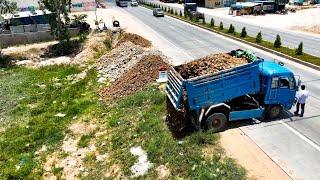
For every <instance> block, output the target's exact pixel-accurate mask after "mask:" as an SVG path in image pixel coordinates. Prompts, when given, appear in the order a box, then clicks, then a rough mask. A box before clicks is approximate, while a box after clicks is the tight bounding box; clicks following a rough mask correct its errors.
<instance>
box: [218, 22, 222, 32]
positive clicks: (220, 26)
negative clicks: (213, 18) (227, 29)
mask: <svg viewBox="0 0 320 180" xmlns="http://www.w3.org/2000/svg"><path fill="white" fill-rule="evenodd" d="M219 29H220V30H223V23H222V22H220V25H219Z"/></svg>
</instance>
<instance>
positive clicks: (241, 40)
mask: <svg viewBox="0 0 320 180" xmlns="http://www.w3.org/2000/svg"><path fill="white" fill-rule="evenodd" d="M142 7H144V6H142ZM144 8H147V9H148V7H144ZM165 14H166V15H167V16H170V17H172V18H175V19H177V20H180V21H183V22H186V23H189V24H191V25H194V26H197V27H200V28H202V29H205V30H208V31H211V32H214V33H217V34H219V35H222V36H225V37H228V38H230V39H233V40H236V41H239V42H242V43H244V44H247V45H250V46H253V47H255V48H258V49H261V50H263V51H266V52H269V53H272V54H275V55H277V56H280V57H282V58H286V59H289V60H291V61H294V62H296V63H299V64H302V65H304V66H307V67H310V68H312V69H315V70H318V71H320V66H317V65H314V64H311V63H309V62H305V61H302V60H300V59H298V58H294V57H292V56H289V55H286V54H283V53H281V52H278V51H275V50H273V49H269V48H266V47H264V46H261V45H259V44H255V43H252V42H249V41H246V40H243V39H241V38H238V37H234V36H232V35H229V34H225V33H223V32H220V31H217V30H215V29H211V28H208V27H204V26H201V25H199V24H197V23H194V22H190V21H187V20H185V19H182V18H179V17H176V16H173V15H172V14H168V13H165Z"/></svg>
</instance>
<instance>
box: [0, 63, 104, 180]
mask: <svg viewBox="0 0 320 180" xmlns="http://www.w3.org/2000/svg"><path fill="white" fill-rule="evenodd" d="M79 72H81V69H79V68H77V67H73V66H50V67H47V68H41V69H26V68H7V69H1V71H0V77H1V79H0V93H1V101H0V102H1V116H2V118H3V119H4V120H3V121H2V122H1V126H2V127H6V129H5V131H4V132H3V133H0V179H7V178H9V179H20V178H21V179H25V178H27V179H38V178H40V177H41V176H42V174H43V168H42V164H43V162H44V159H45V156H43V157H41V156H40V157H38V156H36V155H35V152H36V151H37V150H38V149H40V148H41V147H42V146H43V145H46V146H47V147H48V153H49V152H50V151H53V150H55V149H56V148H58V147H60V145H61V142H62V140H63V138H64V137H65V133H66V131H67V127H68V125H69V124H70V122H71V121H72V118H73V117H74V116H78V117H79V116H81V115H85V114H88V113H91V112H92V111H94V110H95V109H96V107H97V105H98V100H97V99H96V94H95V91H94V90H95V87H94V86H95V79H94V78H95V77H96V74H95V71H94V70H91V71H90V72H89V74H88V76H87V78H85V79H84V80H81V81H80V82H78V83H75V84H71V83H69V81H68V80H67V78H66V77H67V76H68V75H72V74H77V73H79ZM89 82H91V83H89ZM57 83H59V84H57ZM89 84H92V85H89ZM84 94H85V95H84ZM57 113H63V114H66V116H65V117H55V115H56V114H57Z"/></svg>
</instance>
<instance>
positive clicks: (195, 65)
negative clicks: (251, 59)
mask: <svg viewBox="0 0 320 180" xmlns="http://www.w3.org/2000/svg"><path fill="white" fill-rule="evenodd" d="M247 63H248V61H247V60H246V59H244V58H236V57H233V56H231V55H229V54H226V53H225V54H222V53H221V54H214V55H209V56H206V57H203V58H200V59H197V60H195V61H192V62H190V63H188V64H183V65H180V66H177V67H175V70H176V71H177V72H179V73H180V74H181V76H182V77H183V78H184V79H189V78H192V77H197V76H202V75H206V74H211V73H216V72H219V71H222V70H225V69H230V68H233V67H236V66H239V65H242V64H247Z"/></svg>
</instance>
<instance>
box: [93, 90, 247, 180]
mask: <svg viewBox="0 0 320 180" xmlns="http://www.w3.org/2000/svg"><path fill="white" fill-rule="evenodd" d="M165 96H166V95H165V94H164V93H163V92H160V91H159V90H157V88H156V87H153V86H151V87H150V88H149V89H148V90H146V91H142V92H138V93H136V94H134V95H132V96H129V97H127V98H125V99H123V100H121V101H119V102H117V103H116V104H114V105H113V106H109V107H107V109H106V110H105V112H107V113H106V114H105V115H104V117H103V118H101V123H102V124H103V125H104V127H105V128H107V129H108V134H107V135H105V136H102V137H100V138H99V139H98V141H97V146H98V149H99V151H100V152H107V153H108V154H109V156H110V157H109V161H110V162H109V163H107V164H104V163H102V164H94V165H93V164H90V166H91V167H90V169H94V170H93V171H92V172H91V173H90V175H89V177H90V178H92V179H100V178H102V177H101V174H99V173H98V172H106V171H108V170H109V169H110V167H111V166H112V165H113V164H117V165H119V166H120V167H121V169H122V174H123V175H124V176H131V171H130V168H131V166H132V165H133V164H134V163H135V162H136V161H137V159H136V157H135V156H133V155H132V154H130V148H131V147H134V146H142V148H143V149H144V150H145V151H146V152H147V154H148V159H149V160H150V161H151V162H152V163H154V168H153V169H151V170H149V171H148V173H147V174H146V175H145V176H143V177H140V178H141V179H145V178H147V179H155V178H157V177H158V174H157V172H156V170H155V169H156V167H158V166H159V165H165V164H168V168H169V169H170V171H171V176H170V177H169V179H170V178H172V179H175V178H178V177H180V178H187V179H206V178H212V179H223V178H224V179H245V178H246V172H245V170H244V169H243V168H241V167H239V166H238V165H237V164H236V163H235V162H234V161H233V160H231V159H230V158H226V157H223V155H222V154H223V151H222V150H221V148H220V145H219V134H212V133H206V132H196V133H194V134H192V135H190V136H187V137H185V138H184V139H182V140H177V139H174V138H173V137H172V134H171V132H170V130H169V129H168V127H167V126H166V124H165V122H164V119H163V118H164V117H165V113H166V102H165V99H166V98H165ZM101 126H102V125H100V127H101ZM103 142H107V145H104V146H102V145H101V144H103ZM206 147H210V148H213V149H214V152H215V153H213V154H212V155H211V156H210V157H209V158H206V156H205V153H204V152H203V150H204V149H205V148H206ZM217 169H218V170H217ZM116 177H117V176H116V175H115V176H114V177H113V178H116Z"/></svg>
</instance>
